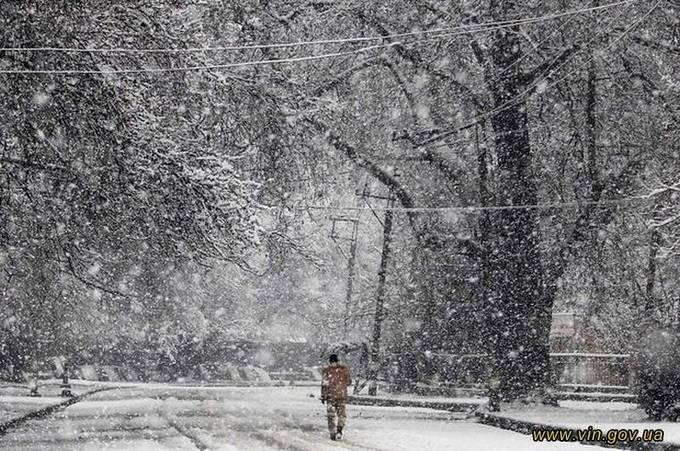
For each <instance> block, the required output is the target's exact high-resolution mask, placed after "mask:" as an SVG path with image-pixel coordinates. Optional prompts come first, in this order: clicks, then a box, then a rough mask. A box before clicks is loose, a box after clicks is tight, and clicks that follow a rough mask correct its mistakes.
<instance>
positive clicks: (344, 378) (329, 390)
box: [321, 362, 352, 401]
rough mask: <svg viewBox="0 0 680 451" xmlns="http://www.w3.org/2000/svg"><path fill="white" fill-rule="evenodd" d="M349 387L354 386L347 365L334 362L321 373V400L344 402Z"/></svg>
mask: <svg viewBox="0 0 680 451" xmlns="http://www.w3.org/2000/svg"><path fill="white" fill-rule="evenodd" d="M349 385H352V377H351V376H350V374H349V368H347V366H346V365H343V364H342V363H338V362H334V363H331V364H330V365H328V366H327V367H326V368H324V369H323V370H322V371H321V399H325V400H330V401H344V400H346V399H347V386H349Z"/></svg>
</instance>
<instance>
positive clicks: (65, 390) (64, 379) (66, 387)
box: [61, 363, 73, 398]
mask: <svg viewBox="0 0 680 451" xmlns="http://www.w3.org/2000/svg"><path fill="white" fill-rule="evenodd" d="M68 370H69V365H68V363H64V372H63V373H62V375H61V396H62V397H64V398H70V397H72V396H73V392H71V384H70V383H69V381H68Z"/></svg>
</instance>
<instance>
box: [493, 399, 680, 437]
mask: <svg viewBox="0 0 680 451" xmlns="http://www.w3.org/2000/svg"><path fill="white" fill-rule="evenodd" d="M559 404H560V407H551V406H535V405H532V406H512V407H509V408H505V409H503V410H502V411H501V412H498V413H497V415H499V416H502V417H507V418H513V419H517V420H522V421H530V422H534V423H539V424H546V425H551V426H564V427H567V428H571V429H587V428H588V427H589V426H592V427H593V428H595V429H601V430H602V431H605V432H606V431H608V430H610V429H623V428H625V429H637V430H639V431H640V433H641V432H642V431H643V430H645V429H661V430H663V431H664V442H665V443H669V444H674V445H679V446H680V423H673V422H652V421H649V420H647V416H646V415H645V412H644V411H643V410H642V409H640V408H639V407H638V406H637V405H636V404H632V403H625V402H588V401H560V402H559Z"/></svg>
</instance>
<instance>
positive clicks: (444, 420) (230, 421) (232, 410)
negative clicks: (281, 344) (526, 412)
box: [0, 385, 601, 451]
mask: <svg viewBox="0 0 680 451" xmlns="http://www.w3.org/2000/svg"><path fill="white" fill-rule="evenodd" d="M313 395H316V390H315V389H313V388H309V387H298V388H290V387H286V388H178V387H170V386H167V387H164V386H159V385H154V386H140V387H126V388H122V389H118V390H112V391H107V392H102V393H98V394H95V395H93V396H91V397H89V398H87V399H86V400H84V401H81V402H79V403H77V404H75V405H73V406H71V407H68V408H67V409H65V410H64V411H61V412H58V413H56V414H54V415H52V416H51V417H49V418H47V419H43V420H35V421H31V422H29V423H27V424H25V425H23V426H22V427H21V428H19V429H16V430H14V431H12V432H11V433H9V434H8V435H6V436H5V437H3V438H0V448H2V449H3V450H5V449H7V450H9V449H12V450H14V449H16V450H74V449H77V450H92V451H95V450H105V449H106V450H168V449H177V450H195V449H202V450H206V449H210V450H214V451H217V450H222V451H227V450H229V451H233V450H244V451H250V450H277V449H288V450H296V451H297V450H305V451H307V450H309V451H323V450H342V449H345V450H346V449H352V450H466V451H467V450H469V451H474V450H480V451H490V450H524V449H526V450H533V449H546V450H547V449H551V450H552V449H558V450H559V449H563V450H572V449H581V448H589V447H583V446H580V445H578V444H556V443H552V444H548V443H544V444H538V443H533V442H532V441H531V437H529V436H525V435H521V434H517V433H513V432H509V431H504V430H500V429H495V428H492V427H489V426H485V425H481V424H477V423H475V422H474V421H473V420H465V419H464V418H463V416H461V415H459V414H453V413H447V412H439V411H434V410H430V409H418V408H385V407H367V406H348V415H349V420H348V426H347V429H346V433H345V437H344V439H343V441H342V442H332V441H330V440H329V439H328V435H327V432H326V429H325V417H324V414H325V410H324V406H323V405H322V404H321V403H320V402H319V400H318V398H317V397H313ZM598 449H601V448H598Z"/></svg>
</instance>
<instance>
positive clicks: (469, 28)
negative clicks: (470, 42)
mask: <svg viewBox="0 0 680 451" xmlns="http://www.w3.org/2000/svg"><path fill="white" fill-rule="evenodd" d="M637 1H639V0H623V1H619V2H613V3H607V4H605V5H600V6H592V7H588V8H580V9H575V10H569V11H564V12H561V13H553V14H547V15H543V16H535V17H529V18H523V19H511V20H504V21H492V22H483V23H479V24H465V25H458V26H455V27H447V28H438V29H430V30H420V31H412V32H404V33H394V34H390V35H374V36H358V37H349V38H338V39H319V40H311V41H298V42H284V43H271V44H248V45H234V46H218V47H187V48H140V49H133V48H115V47H114V48H87V47H84V48H83V47H49V46H44V47H0V51H5V52H65V53H132V54H143V53H151V54H154V53H156V54H157V53H200V52H224V51H240V50H257V49H279V48H289V47H302V46H310V45H327V44H344V43H365V42H371V41H377V40H384V39H403V38H408V37H414V36H425V35H429V34H440V33H449V32H453V31H465V33H470V32H479V31H488V30H490V29H491V30H493V29H497V28H496V27H502V28H506V27H514V26H517V25H525V24H531V23H538V22H543V21H547V20H555V19H559V18H562V17H569V16H574V15H577V14H585V13H590V12H595V11H600V10H605V9H609V8H613V7H616V6H621V5H626V4H629V3H634V2H637Z"/></svg>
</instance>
